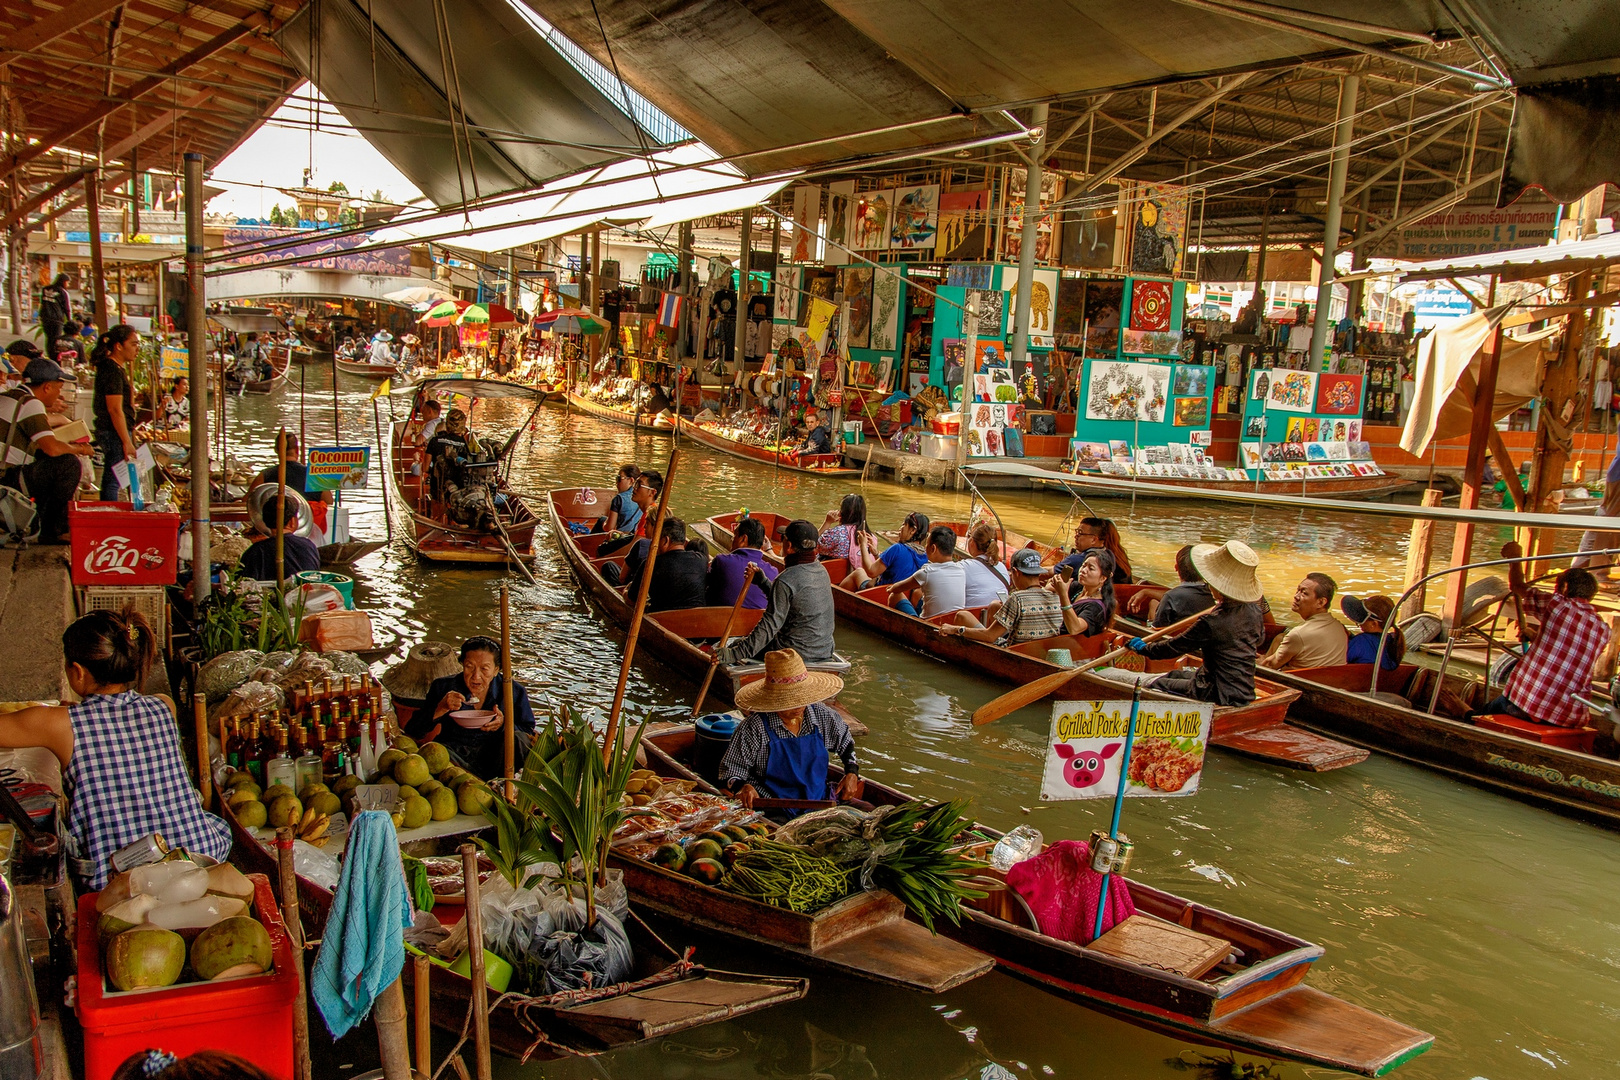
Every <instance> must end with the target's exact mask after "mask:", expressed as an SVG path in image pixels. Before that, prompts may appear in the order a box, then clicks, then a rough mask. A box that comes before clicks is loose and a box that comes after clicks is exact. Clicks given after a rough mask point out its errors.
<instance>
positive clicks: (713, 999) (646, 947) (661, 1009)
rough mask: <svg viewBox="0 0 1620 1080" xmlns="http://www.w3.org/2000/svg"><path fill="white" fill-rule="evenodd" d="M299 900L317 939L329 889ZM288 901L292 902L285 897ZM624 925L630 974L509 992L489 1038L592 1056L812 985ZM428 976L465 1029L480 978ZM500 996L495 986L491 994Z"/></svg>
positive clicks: (449, 1021)
mask: <svg viewBox="0 0 1620 1080" xmlns="http://www.w3.org/2000/svg"><path fill="white" fill-rule="evenodd" d="M221 814H222V816H223V817H224V818H225V820H226V822H227V823H228V824H229V825H230V827H231V836H232V839H233V840H234V843H233V845H232V848H231V857H232V861H233V862H235V863H236V864H237V865H238V866H240V867H242V868H243V869H244V870H246V871H247V872H249V873H258V874H264V875H266V876H267V877H268V878H269V879H270V880H271V881H279V880H280V878H279V870H278V869H277V866H276V860H275V857H274V856H273V855H271V854H270V852H269V851H268V850H267V849H266V848H265V847H264V845H262V844H261V843H259V841H258V840H257V839H256V838H255V837H254V836H253V834H252V833H250V832H249V831H248V830H247V829H245V828H243V827H242V824H241V823H240V822H239V821H238V820H237V819H236V816H235V815H234V814H232V813H231V811H230V808H229V807H224V808H223V809H222V810H221ZM457 839H462V838H457ZM428 843H432V842H428ZM417 846H418V845H404V847H405V849H406V850H407V851H408V853H410V854H416V855H427V854H434V853H436V852H435V851H430V850H411V849H412V848H414V847H417ZM278 891H279V890H278ZM297 899H298V907H299V911H300V913H301V914H302V915H303V917H304V922H305V926H306V928H307V929H306V931H305V937H306V939H313V938H319V937H320V936H321V935H322V934H323V933H324V931H325V927H326V919H327V915H328V913H329V912H330V911H331V908H332V894H331V892H330V891H328V890H327V889H325V888H322V887H321V886H319V885H317V884H315V883H314V882H312V881H310V880H308V879H307V878H303V877H300V878H299V879H298V897H297ZM281 900H282V905H283V908H284V909H285V907H286V897H282V898H281ZM625 929H626V930H627V931H628V932H629V934H630V941H631V945H632V947H633V949H634V952H635V970H634V972H633V978H632V980H630V981H627V982H623V983H619V984H617V985H614V986H607V987H602V988H600V989H597V990H595V991H584V992H579V991H576V992H574V993H566V994H557V995H554V996H551V997H526V996H523V995H510V996H507V997H505V998H504V999H503V1000H500V1002H499V1004H496V1005H494V1006H492V1007H491V1009H490V1013H489V1034H490V1045H491V1046H493V1047H494V1048H495V1049H496V1050H498V1051H500V1052H501V1053H503V1054H509V1055H511V1056H512V1057H515V1058H518V1059H520V1060H521V1061H525V1062H526V1061H554V1060H557V1059H559V1058H565V1057H578V1056H582V1055H583V1056H589V1055H592V1054H599V1053H603V1052H605V1051H607V1050H613V1049H617V1048H619V1047H621V1046H628V1045H630V1044H632V1043H637V1042H645V1041H646V1040H648V1039H656V1038H659V1037H661V1036H664V1035H673V1034H676V1033H677V1032H682V1031H690V1030H691V1029H692V1028H697V1027H702V1026H704V1025H705V1024H713V1023H718V1022H720V1021H722V1020H730V1019H732V1018H734V1017H738V1016H745V1015H747V1014H749V1013H752V1012H758V1011H759V1010H760V1009H765V1008H769V1007H770V1006H772V1005H780V1004H783V1003H785V1002H789V1001H798V1000H799V999H800V998H802V997H804V996H805V995H806V994H807V993H809V991H810V983H809V980H807V979H802V978H790V977H789V978H784V977H780V976H764V975H745V974H739V973H736V972H728V971H710V970H708V969H706V968H704V967H702V966H701V965H698V964H695V963H693V962H692V961H691V959H690V958H689V957H687V956H682V955H680V954H678V953H677V952H676V951H675V950H674V949H672V948H670V946H669V945H667V944H666V943H665V942H664V940H663V939H662V938H660V937H659V936H658V935H657V934H654V933H653V932H652V931H651V930H650V929H648V928H647V927H646V926H645V925H644V924H643V923H642V922H641V920H640V918H638V917H637V915H636V913H635V911H634V910H632V911H631V913H630V918H629V919H628V920H626V923H625ZM404 976H405V980H406V982H407V983H412V982H413V981H414V978H415V972H414V970H413V966H412V965H411V964H406V965H405V971H404ZM429 981H430V982H431V985H432V994H431V1001H432V1008H431V1014H432V1019H433V1024H434V1026H435V1027H438V1028H439V1029H440V1030H442V1031H450V1032H457V1033H459V1032H461V1031H462V1030H463V1028H464V1025H465V1023H466V1020H467V1010H468V1007H469V1005H470V1003H471V1001H472V980H471V979H468V978H466V977H465V976H462V975H458V974H456V973H455V972H453V971H451V970H449V969H448V968H445V967H440V966H438V965H433V966H432V967H431V968H430V972H429ZM498 997H499V995H496V994H494V993H491V994H490V1000H491V1001H494V1000H496V999H497V998H498Z"/></svg>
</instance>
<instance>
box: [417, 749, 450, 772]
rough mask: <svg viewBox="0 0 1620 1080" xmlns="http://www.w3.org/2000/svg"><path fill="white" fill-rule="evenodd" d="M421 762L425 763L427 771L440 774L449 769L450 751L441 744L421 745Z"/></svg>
mask: <svg viewBox="0 0 1620 1080" xmlns="http://www.w3.org/2000/svg"><path fill="white" fill-rule="evenodd" d="M417 752H418V753H419V754H421V755H422V760H423V761H425V762H427V767H428V771H429V772H432V773H441V772H443V771H444V770H446V769H448V768H449V767H450V751H449V749H448V748H447V747H445V746H444V745H443V744H442V743H436V742H430V743H423V744H422V748H421V750H419V751H417Z"/></svg>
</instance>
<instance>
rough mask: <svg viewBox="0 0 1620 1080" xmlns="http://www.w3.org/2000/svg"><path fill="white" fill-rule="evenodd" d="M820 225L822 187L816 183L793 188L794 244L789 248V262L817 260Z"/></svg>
mask: <svg viewBox="0 0 1620 1080" xmlns="http://www.w3.org/2000/svg"><path fill="white" fill-rule="evenodd" d="M820 226H821V189H820V188H818V187H816V186H815V185H814V184H800V185H798V186H797V187H795V188H794V189H793V245H792V247H791V248H790V249H789V255H788V261H789V262H796V263H807V262H815V261H816V249H817V246H818V245H817V239H818V237H817V236H816V232H817V230H818V229H819V228H820Z"/></svg>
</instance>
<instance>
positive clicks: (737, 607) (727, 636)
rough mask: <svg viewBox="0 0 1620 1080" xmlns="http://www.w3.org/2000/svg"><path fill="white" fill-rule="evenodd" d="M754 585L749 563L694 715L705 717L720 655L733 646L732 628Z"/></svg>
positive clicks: (752, 570)
mask: <svg viewBox="0 0 1620 1080" xmlns="http://www.w3.org/2000/svg"><path fill="white" fill-rule="evenodd" d="M753 584H754V564H753V563H749V564H748V565H747V566H746V567H745V568H744V569H743V581H742V591H741V592H739V593H738V594H737V601H736V603H734V604H732V605H731V614H730V615H727V616H726V628H725V629H724V630H722V631H720V644H718V645H716V646H715V647H714V659H712V660H710V661H709V670H708V671H707V672H706V673H704V676H703V685H702V686H700V687H698V696H697V701H696V702H695V703H694V704H693V705H692V715H693V716H702V715H703V699H704V698H706V697H708V696H709V684H710V683H712V682H714V673H715V672H716V671H718V670H720V653H721V652H723V651H724V650H725V647H726V646H727V645H729V644H731V628H732V627H733V626H735V625H736V623H737V616H738V615H739V614H740V613H741V612H742V608H743V601H745V600H747V599H748V590H749V589H750V588H752V587H753Z"/></svg>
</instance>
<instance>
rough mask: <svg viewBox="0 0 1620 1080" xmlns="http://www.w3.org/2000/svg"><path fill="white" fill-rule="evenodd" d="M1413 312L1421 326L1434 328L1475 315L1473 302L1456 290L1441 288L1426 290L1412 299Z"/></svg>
mask: <svg viewBox="0 0 1620 1080" xmlns="http://www.w3.org/2000/svg"><path fill="white" fill-rule="evenodd" d="M1412 310H1413V312H1414V314H1416V315H1417V318H1418V325H1419V326H1434V325H1435V324H1436V323H1440V322H1444V321H1445V320H1447V319H1460V318H1462V317H1463V316H1465V315H1472V314H1473V313H1474V304H1473V301H1471V300H1469V299H1468V297H1466V296H1464V295H1463V294H1462V293H1461V292H1459V291H1457V290H1456V289H1452V288H1447V287H1445V286H1441V287H1439V288H1434V289H1424V290H1422V291H1421V292H1419V293H1418V294H1417V296H1415V297H1413V298H1412Z"/></svg>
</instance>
